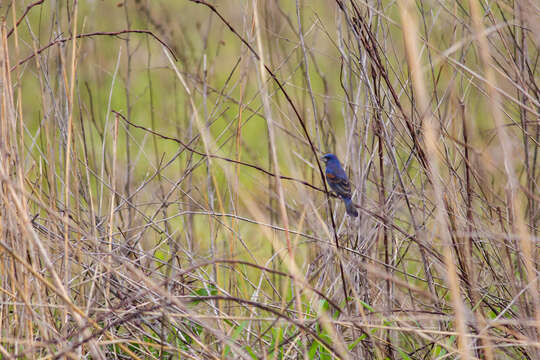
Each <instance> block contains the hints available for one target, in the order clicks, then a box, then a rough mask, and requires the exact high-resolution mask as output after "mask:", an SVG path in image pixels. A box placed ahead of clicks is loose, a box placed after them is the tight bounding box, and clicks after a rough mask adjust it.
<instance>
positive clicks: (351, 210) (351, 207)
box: [343, 199, 358, 217]
mask: <svg viewBox="0 0 540 360" xmlns="http://www.w3.org/2000/svg"><path fill="white" fill-rule="evenodd" d="M343 200H344V201H345V209H347V214H349V216H352V217H357V216H358V211H356V207H355V206H354V204H353V202H352V200H351V199H343Z"/></svg>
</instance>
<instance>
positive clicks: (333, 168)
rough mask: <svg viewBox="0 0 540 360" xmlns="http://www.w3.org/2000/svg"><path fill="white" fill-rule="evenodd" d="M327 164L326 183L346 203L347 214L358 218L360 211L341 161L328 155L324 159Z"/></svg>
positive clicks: (334, 156) (332, 155)
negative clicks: (355, 204) (357, 209)
mask: <svg viewBox="0 0 540 360" xmlns="http://www.w3.org/2000/svg"><path fill="white" fill-rule="evenodd" d="M322 160H323V161H324V162H325V163H326V182H327V183H328V185H330V188H332V190H334V192H335V193H336V194H337V195H338V196H339V197H340V198H341V199H342V200H343V202H345V209H346V210H347V214H349V216H352V217H357V216H358V211H356V208H355V206H354V204H353V202H352V200H351V184H350V183H349V179H348V178H347V174H346V173H345V170H343V168H342V167H341V164H340V163H339V160H338V158H337V156H336V155H334V154H326V155H324V156H323V157H322Z"/></svg>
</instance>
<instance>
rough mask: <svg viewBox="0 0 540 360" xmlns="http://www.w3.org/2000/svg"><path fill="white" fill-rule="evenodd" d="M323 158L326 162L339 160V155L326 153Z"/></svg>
mask: <svg viewBox="0 0 540 360" xmlns="http://www.w3.org/2000/svg"><path fill="white" fill-rule="evenodd" d="M321 160H322V161H324V162H325V163H327V162H329V161H339V160H338V158H337V156H336V155H334V154H326V155H324V156H323V157H322V158H321Z"/></svg>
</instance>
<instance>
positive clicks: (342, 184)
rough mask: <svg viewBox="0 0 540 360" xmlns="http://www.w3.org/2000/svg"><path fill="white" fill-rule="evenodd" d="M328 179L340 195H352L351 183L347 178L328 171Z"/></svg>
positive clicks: (346, 196)
mask: <svg viewBox="0 0 540 360" xmlns="http://www.w3.org/2000/svg"><path fill="white" fill-rule="evenodd" d="M326 179H327V180H328V184H329V185H330V186H331V187H332V189H333V190H334V191H335V192H336V193H337V194H338V195H339V196H342V197H345V198H350V197H351V184H350V183H349V180H347V178H343V177H341V176H337V175H334V174H332V173H326Z"/></svg>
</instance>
